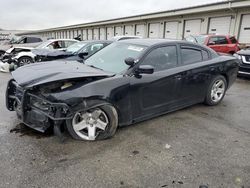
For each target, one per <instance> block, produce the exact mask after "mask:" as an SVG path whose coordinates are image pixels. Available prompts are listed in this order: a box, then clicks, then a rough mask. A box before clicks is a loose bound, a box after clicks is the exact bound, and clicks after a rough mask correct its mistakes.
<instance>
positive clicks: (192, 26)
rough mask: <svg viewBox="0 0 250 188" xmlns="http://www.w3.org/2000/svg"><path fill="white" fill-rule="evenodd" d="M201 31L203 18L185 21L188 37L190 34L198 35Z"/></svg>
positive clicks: (185, 31) (185, 34)
mask: <svg viewBox="0 0 250 188" xmlns="http://www.w3.org/2000/svg"><path fill="white" fill-rule="evenodd" d="M200 33H201V19H197V20H186V21H185V29H184V37H187V36H188V35H197V34H200Z"/></svg>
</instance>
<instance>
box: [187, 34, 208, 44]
mask: <svg viewBox="0 0 250 188" xmlns="http://www.w3.org/2000/svg"><path fill="white" fill-rule="evenodd" d="M206 37H207V36H205V35H198V36H188V37H187V38H186V40H187V41H189V42H194V43H198V44H205V40H206Z"/></svg>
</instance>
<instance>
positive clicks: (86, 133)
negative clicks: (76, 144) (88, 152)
mask: <svg viewBox="0 0 250 188" xmlns="http://www.w3.org/2000/svg"><path fill="white" fill-rule="evenodd" d="M108 124H109V120H108V117H107V115H106V113H105V112H104V111H103V110H101V109H99V108H97V109H94V110H91V111H87V112H78V113H76V114H75V116H74V117H73V119H72V125H73V129H74V131H75V133H76V134H77V135H78V136H79V137H81V138H82V139H84V140H95V139H96V137H97V136H98V135H99V133H100V132H103V131H105V129H106V127H107V125H108Z"/></svg>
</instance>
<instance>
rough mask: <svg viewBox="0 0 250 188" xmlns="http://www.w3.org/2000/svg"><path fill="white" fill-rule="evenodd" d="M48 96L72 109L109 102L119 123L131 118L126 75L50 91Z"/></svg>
mask: <svg viewBox="0 0 250 188" xmlns="http://www.w3.org/2000/svg"><path fill="white" fill-rule="evenodd" d="M49 97H50V98H51V100H55V101H59V102H63V103H66V104H68V105H69V106H71V108H73V109H74V108H84V109H85V108H87V107H88V106H91V107H93V106H94V105H98V104H102V103H103V104H104V103H110V104H112V105H113V106H114V107H115V108H116V109H117V111H118V114H119V115H120V119H119V121H120V122H121V124H123V123H124V122H127V121H128V122H130V121H131V118H132V116H131V100H130V77H127V76H122V75H119V76H115V77H111V78H105V79H102V80H98V81H94V82H91V83H89V84H86V85H82V86H80V87H77V88H74V87H73V88H70V89H68V90H64V91H61V92H58V93H52V94H50V96H49ZM89 101H91V102H89ZM124 124H127V123H124Z"/></svg>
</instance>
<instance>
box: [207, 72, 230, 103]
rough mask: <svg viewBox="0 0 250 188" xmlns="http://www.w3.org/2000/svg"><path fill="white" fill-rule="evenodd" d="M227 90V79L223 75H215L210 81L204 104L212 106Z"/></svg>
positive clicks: (220, 99) (219, 100)
mask: <svg viewBox="0 0 250 188" xmlns="http://www.w3.org/2000/svg"><path fill="white" fill-rule="evenodd" d="M226 90H227V81H226V79H225V77H224V76H221V75H220V76H216V77H215V78H214V79H213V80H212V81H211V83H210V85H209V88H208V91H207V95H206V98H205V104H207V105H210V106H214V105H217V104H219V103H220V102H221V101H222V100H223V98H224V96H225V94H226Z"/></svg>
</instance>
